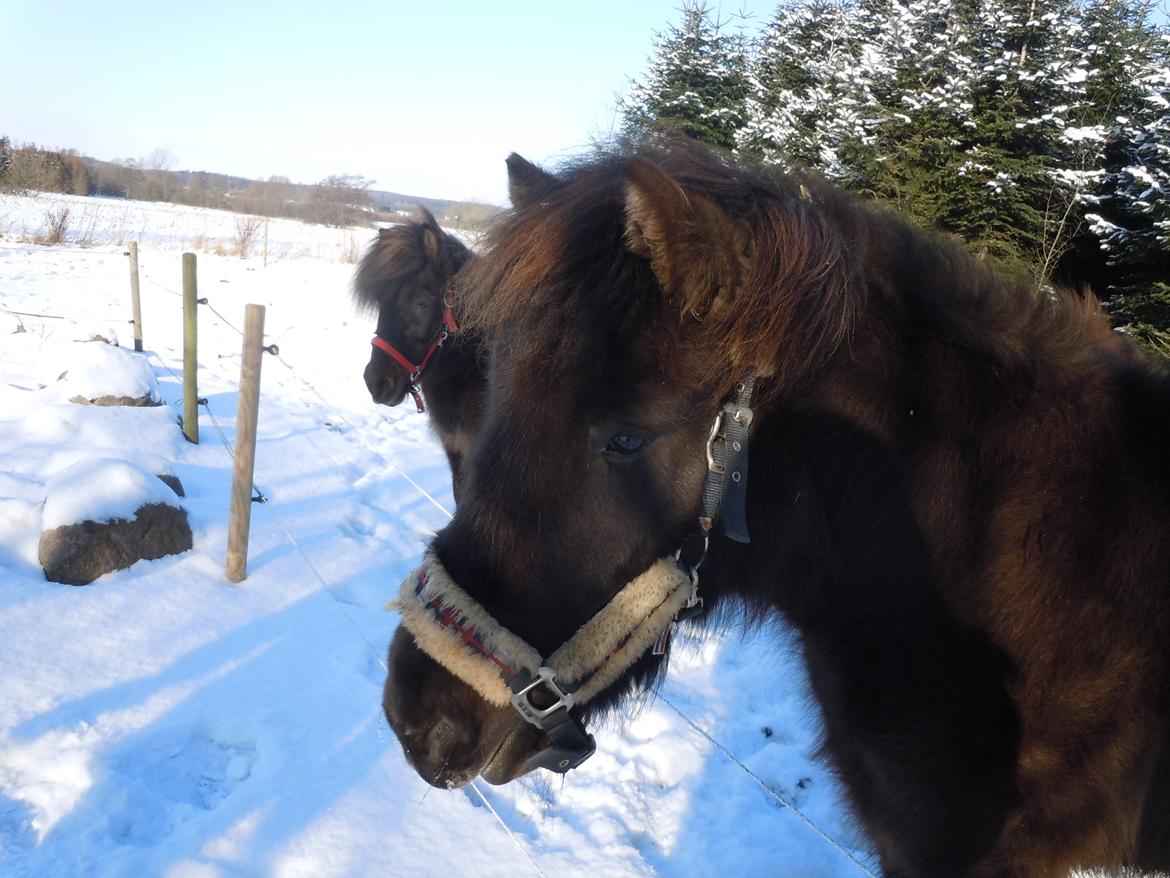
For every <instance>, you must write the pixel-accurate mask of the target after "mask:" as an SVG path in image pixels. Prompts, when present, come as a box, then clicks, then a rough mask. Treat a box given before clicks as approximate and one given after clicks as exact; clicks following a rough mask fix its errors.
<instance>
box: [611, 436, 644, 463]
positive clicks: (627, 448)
mask: <svg viewBox="0 0 1170 878" xmlns="http://www.w3.org/2000/svg"><path fill="white" fill-rule="evenodd" d="M605 450H606V451H609V452H611V453H613V454H620V455H622V456H623V457H629V456H631V455H634V454H640V453H641V452H643V451H645V450H646V437H645V436H643V435H642V434H640V433H635V432H633V431H632V430H623V431H622V432H620V433H615V434H614V435H613V436H611V437H610V440H609V442H608V443H606V446H605Z"/></svg>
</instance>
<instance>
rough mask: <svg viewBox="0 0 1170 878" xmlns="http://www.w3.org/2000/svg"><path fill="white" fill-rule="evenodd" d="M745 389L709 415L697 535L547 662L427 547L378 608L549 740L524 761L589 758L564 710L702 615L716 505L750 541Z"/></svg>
mask: <svg viewBox="0 0 1170 878" xmlns="http://www.w3.org/2000/svg"><path fill="white" fill-rule="evenodd" d="M425 363H426V361H425V360H424V363H423V364H424V365H425ZM753 384H754V378H753V376H752V375H751V374H749V375H748V376H746V377H745V378H744V379H743V380H742V381H741V382H740V383H739V384H738V385H737V386H736V391H735V398H734V399H733V400H729V401H727V402H725V403H724V404H723V406H722V407H721V408H720V410H719V413H718V414H717V415H716V416H715V422H714V424H713V425H712V427H711V432H710V435H709V436H708V439H707V449H706V455H707V477H706V480H705V481H704V484H703V499H702V504H701V507H700V512H699V519H698V523H697V527H696V529H695V530H694V531H692V532H691V534H690V535H688V536H687V538H686V539H685V540H684V542H683V545H682V546H681V547H680V548H679V550H678V551H677V552H676V553H675V555H674V557H672V558H660V559H658V560H657V561H655V562H654V564H652V565H651V566H650V568H649V569H647V570H646V571H645V572H643V573H642V574H640V575H639V576H637V577H635V578H634V579H633V580H631V581H630V582H629V583H627V584H626V585H625V587H623V588H622V590H621V591H619V592H618V593H617V594H616V595H615V596H614V597H613V598H612V599H611V600H610V602H609V603H608V604H606V605H605V606H604V607H603V608H602V609H601V610H600V611H599V612H598V613H597V614H596V615H595V616H593V618H591V619H590V620H589V621H588V622H586V623H585V624H584V625H582V626H581V627H580V628H579V629H578V630H577V632H576V633H575V634H574V635H573V636H572V637H571V638H569V640H568V641H566V642H565V643H564V645H562V646H561V647H560V648H559V649H557V650H556V651H555V652H553V653H552V655H550V656H549V657H548V658H547V659H545V658H541V656H540V653H539V652H537V651H536V649H534V648H533V647H532V646H530V645H529V644H528V643H527V642H526V641H524V640H523V639H522V638H520V637H518V636H517V635H515V634H513V633H512V632H511V631H509V630H508V629H506V628H504V627H503V626H502V625H500V623H499V622H497V621H496V620H495V619H494V618H493V617H492V616H491V614H490V613H489V612H488V611H487V610H486V609H485V608H484V607H483V606H481V605H480V604H479V603H478V602H477V601H476V600H475V599H474V598H472V597H471V596H470V595H469V594H467V592H465V591H464V590H463V589H462V588H460V587H459V585H458V584H456V583H455V581H454V580H453V579H452V578H451V576H450V575H449V574H448V573H447V571H446V569H445V568H444V567H443V565H442V562H440V561H439V559H438V558H437V557H436V556H435V555H434V554H433V553H432V552H431V551H430V550H428V551H427V553H426V554H425V556H424V559H423V564H422V566H421V567H420V568H419V569H418V570H416V571H414V572H413V573H411V574H410V575H409V576H407V577H406V579H405V580H404V581H403V583H402V586H401V587H400V589H399V593H398V596H397V597H396V598H395V599H393V600H392V601H390V603H389V604H387V607H386V608H387V609H396V610H398V611H399V612H401V613H402V624H403V625H404V626H405V627H406V629H407V630H408V631H409V632H410V633H411V634H412V635H413V636H414V639H415V643H416V644H417V645H418V647H419V648H420V649H422V650H423V651H424V652H425V653H427V654H428V655H429V656H430V657H431V658H433V659H434V660H435V661H437V662H439V664H441V665H443V666H444V667H445V668H446V669H447V670H449V671H450V672H451V673H453V674H454V675H455V676H457V677H459V678H460V679H461V680H463V681H464V682H465V683H467V684H468V685H470V686H471V687H472V688H473V689H475V690H476V692H477V693H479V695H480V696H481V697H482V698H484V700H486V701H487V702H488V703H490V704H494V705H496V706H501V707H502V706H506V705H508V704H511V705H512V706H513V707H514V708H515V709H516V711H517V712H518V713H519V714H520V715H521V716H522V717H523V718H524V719H525V720H526V721H527V722H529V723H531V724H532V725H534V726H536V727H537V728H538V729H540V730H541V731H543V732H544V733H545V734H546V735H547V736H548V738H549V741H550V746H549V747H546V748H545V749H544V750H541V751H540V752H539V753H537V754H536V755H534V756H532V757H531V758H530V759H529V760H528V762H529V764H530V765H532V766H534V767H538V768H547V769H549V770H550V771H555V772H558V773H561V774H563V773H565V772H567V771H569V770H571V769H573V768H576V767H577V766H578V765H580V764H581V763H582V762H584V761H585V760H586V759H588V758H589V757H590V756H592V755H593V752H594V751H595V749H596V744H595V742H594V740H593V736H592V735H590V734H589V733H588V732H586V731H585V727H584V725H583V724H582V723H581V720H580V719H579V718H578V717H576V716H573V715H572V714H571V713H570V711H571V709H572V708H573V707H574V706H575V705H578V704H584V703H585V702H586V701H588V700H589V699H591V698H593V697H594V696H596V695H597V694H599V693H600V692H601V691H603V690H604V689H605V688H606V687H608V686H609V685H610V684H611V683H613V682H615V681H616V680H617V679H618V678H619V677H621V675H622V674H624V673H625V672H626V671H627V670H629V669H630V668H631V667H632V666H633V664H634V663H635V662H636V661H637V660H638V659H639V658H641V657H642V656H643V655H645V654H646V652H647V651H652V652H653V653H654V654H655V655H662V654H664V653H665V651H666V644H667V642H668V640H669V637H670V632H671V631H672V630H673V628H674V626H675V624H676V623H677V622H680V621H682V620H685V619H688V618H691V617H692V616H694V615H696V614H697V613H699V612H700V611H701V609H702V606H703V599H702V598H701V597H700V596H699V593H698V591H699V567H700V566H701V565H702V563H703V561H704V559H705V558H706V557H707V541H708V537H709V533H710V531H711V529H712V527H713V525H714V521H715V519H716V516H718V515H719V513H720V510H721V509H722V512H723V515H722V516H721V518H720V520H721V522H722V525H723V529H724V532H725V533H726V535H727V536H728V537H729V538H730V539H733V540H736V541H737V542H742V543H747V542H750V539H749V537H748V533H747V524H746V515H745V509H744V505H745V499H746V493H747V462H748V456H747V455H748V428H749V427H750V425H751V422H752V409H751V396H752V389H753Z"/></svg>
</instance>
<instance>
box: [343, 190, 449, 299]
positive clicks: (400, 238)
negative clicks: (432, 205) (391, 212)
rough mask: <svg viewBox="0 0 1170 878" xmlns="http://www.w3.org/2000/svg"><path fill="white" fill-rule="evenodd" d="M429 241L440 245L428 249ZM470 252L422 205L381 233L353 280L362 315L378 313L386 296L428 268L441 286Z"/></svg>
mask: <svg viewBox="0 0 1170 878" xmlns="http://www.w3.org/2000/svg"><path fill="white" fill-rule="evenodd" d="M428 239H429V240H430V241H433V242H437V246H435V245H434V244H431V245H430V246H428ZM471 255H472V254H471V250H469V249H468V247H467V246H466V245H465V244H464V243H463V242H462V241H460V240H459V239H458V238H457V237H455V236H454V235H452V234H451V233H450V232H446V231H443V229H441V228H440V227H439V224H438V221H437V220H436V219H435V217H434V215H433V214H432V213H431V212H430V211H429V210H427V209H426V208H425V207H423V206H422V205H419V206H418V207H417V208H416V215H415V216H413V217H410V218H409V219H408V220H407V221H406V222H403V223H399V224H397V225H393V226H390V227H389V228H383V229H379V230H378V237H377V238H376V239H375V240H374V241H373V242H372V243H371V244H370V246H369V248H368V249H367V250H366V252H365V255H363V256H362V258H361V261H360V262H359V263H358V267H357V271H356V272H355V274H354V280H353V300H354V304H355V305H356V306H357V308H358V310H359V311H360V312H362V313H370V312H376V311H378V309H380V308H381V307H382V304H383V301H384V299H385V297H386V296H387V295H388V294H389V293H390V292H392V291H395V290H396V289H397V287H398V286H399V285H400V284H401V283H402V282H403V281H405V280H406V279H407V278H409V277H411V276H413V275H418V274H421V273H422V272H423V271H424V270H426V269H427V268H428V267H429V268H430V269H431V270H432V271H433V272H434V274H435V279H436V281H437V283H438V286H437V287H436V290H435V292H436V294H438V292H439V287H441V286H442V284H443V283H445V282H446V280H447V279H448V278H450V277H451V275H453V274H455V272H457V271H458V270H459V269H460V268H462V267H463V265H464V264H465V263H466V262H467V260H468V259H469V258H470V257H471Z"/></svg>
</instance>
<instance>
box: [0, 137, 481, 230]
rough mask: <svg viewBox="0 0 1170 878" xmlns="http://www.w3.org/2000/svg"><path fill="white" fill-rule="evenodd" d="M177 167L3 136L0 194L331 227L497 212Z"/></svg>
mask: <svg viewBox="0 0 1170 878" xmlns="http://www.w3.org/2000/svg"><path fill="white" fill-rule="evenodd" d="M174 162H175V159H174V156H173V155H171V153H170V152H168V151H167V150H163V149H158V150H155V151H154V152H152V153H151V154H150V155H149V156H146V157H145V158H141V159H121V160H115V161H102V160H100V159H95V158H92V157H90V156H86V155H81V154H79V153H78V152H77V151H76V150H72V149H64V150H60V149H46V148H44V147H39V146H36V145H35V144H22V145H19V146H17V145H15V144H14V143H13V142H12V141H11V139H10V138H9V137H5V136H0V191H3V190H7V191H17V192H23V191H29V192H62V193H66V194H71V195H92V196H103V197H107V198H128V199H134V200H137V201H166V202H171V203H173V204H186V205H191V206H195V207H211V208H218V209H221V210H231V211H236V212H238V213H247V214H255V215H258V216H271V217H287V218H290V219H298V220H303V221H305V222H312V223H321V224H324V225H330V226H354V225H359V226H360V225H373V224H375V223H377V222H385V221H388V220H391V219H393V218H395V217H397V216H399V215H401V214H402V213H403V212H408V211H411V210H413V208H414V207H415V205H418V204H421V205H423V206H425V207H426V208H427V209H428V210H430V211H431V212H432V213H434V214H435V216H437V217H438V218H439V221H440V222H442V223H444V224H446V225H451V226H455V227H458V228H469V229H477V228H480V227H482V226H483V225H484V224H486V223H487V221H488V220H490V219H491V218H492V217H493V216H494V215H495V214H497V213H498V212H499V208H498V207H495V206H494V205H490V204H479V203H474V202H459V201H448V200H444V199H439V198H423V197H419V196H413V195H401V194H399V193H397V192H385V191H381V190H377V189H372V188H371V185H372V184H373V181H372V180H368V179H366V178H364V177H360V176H357V175H353V174H334V175H331V176H329V177H326V178H325V179H323V180H321V181H319V182H317V183H312V184H305V183H293V182H292V181H290V180H289V179H288V177H281V176H272V177H269V178H268V179H267V180H249V179H247V178H244V177H234V176H231V175H228V174H217V173H212V172H210V171H187V170H181V171H176V170H172V169H171V168H172V166H173V165H174Z"/></svg>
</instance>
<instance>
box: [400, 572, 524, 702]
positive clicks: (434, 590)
mask: <svg viewBox="0 0 1170 878" xmlns="http://www.w3.org/2000/svg"><path fill="white" fill-rule="evenodd" d="M423 574H425V575H426V577H427V586H426V588H427V592H428V593H429V594H431V595H432V596H434V597H437V598H439V599H440V600H441V601H442V603H443V605H444V606H447V607H453V608H455V609H456V610H458V611H459V613H460V614H461V615H463V616H464V617H465V618H466V620H467V625H469V626H471V627H474V628H475V629H476V631H477V632H478V633H479V635H480V638H481V639H482V641H483V643H484V645H485V647H487V649H488V650H489V651H490V652H493V653H495V654H496V655H499V656H500V657H501V658H503V659H505V660H506V661H507V662H508V663H509V664H512V665H514V666H516V667H517V670H518V669H519V668H521V667H524V668H527V669H528V670H530V671H535V670H536V669H537V668H539V667H540V653H538V652H537V651H536V650H535V649H533V648H532V647H531V646H529V645H528V644H527V643H525V642H524V641H523V640H521V639H520V638H519V637H517V636H516V635H515V634H513V633H512V632H511V631H509V630H508V629H506V628H504V627H503V626H502V625H501V624H500V623H499V622H497V621H496V620H495V619H494V618H493V617H492V615H491V613H489V612H488V611H487V610H485V609H484V608H483V606H482V605H481V604H480V603H479V602H478V601H476V600H475V599H474V598H473V597H471V595H469V594H468V593H467V592H465V591H464V590H463V589H461V588H460V587H459V586H458V585H457V584H456V583H455V581H454V580H453V579H452V578H451V577H450V576H449V575H448V573H447V571H446V569H445V568H444V567H443V565H442V564H441V563H440V562H439V559H438V558H436V557H435V556H434V554H432V553H431V551H430V550H427V552H426V554H425V555H423V563H422V566H420V567H419V568H418V569H417V570H415V571H413V572H412V573H411V574H410V575H408V576H407V577H406V579H404V580H402V585H401V586H400V587H399V590H398V598H397V599H396V600H393V601H391V602H390V603H389V604H387V609H394V610H398V611H399V612H400V613H402V624H403V625H405V626H406V630H407V631H409V632H410V633H411V634H413V635H414V640H415V642H416V643H417V644H418V646H419V648H420V649H421V650H422V651H423V652H425V653H426V654H427V655H429V656H430V657H431V658H433V659H434V660H435V661H437V662H438V663H439V664H441V665H442V666H443V667H445V668H446V669H447V670H448V671H450V672H451V673H452V674H454V675H455V676H456V677H458V678H459V679H460V680H462V681H463V682H464V683H467V684H468V685H469V686H471V687H472V688H473V689H475V690H476V691H477V692H478V693H479V694H480V695H482V696H483V697H484V698H485V699H486V700H487V701H488V702H489V703H491V704H495V705H499V706H501V707H503V706H505V705H507V704H510V703H511V699H512V690H511V689H509V688H508V684H507V683H505V682H504V677H503V672H502V671H501V670H500V669H499V668H497V667H496V666H495V664H493V663H492V662H491V660H490V659H488V658H486V657H485V656H484V655H483V654H482V653H480V652H479V651H478V650H476V649H474V648H472V647H471V646H469V645H468V644H466V643H464V641H463V637H462V636H461V635H460V634H459V632H458V631H455V630H453V629H451V628H444V627H443V626H442V625H440V624H439V623H438V621H437V620H436V619H435V616H434V613H433V612H432V611H431V610H430V609H428V608H427V606H426V604H425V603H424V602H422V601H420V600H419V596H418V595H417V594H416V593H415V589H416V586H417V585H418V578H419V576H421V575H423Z"/></svg>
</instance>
